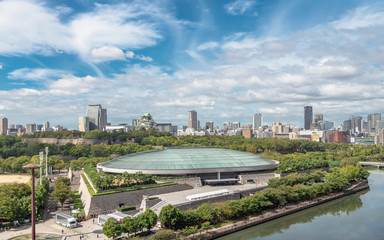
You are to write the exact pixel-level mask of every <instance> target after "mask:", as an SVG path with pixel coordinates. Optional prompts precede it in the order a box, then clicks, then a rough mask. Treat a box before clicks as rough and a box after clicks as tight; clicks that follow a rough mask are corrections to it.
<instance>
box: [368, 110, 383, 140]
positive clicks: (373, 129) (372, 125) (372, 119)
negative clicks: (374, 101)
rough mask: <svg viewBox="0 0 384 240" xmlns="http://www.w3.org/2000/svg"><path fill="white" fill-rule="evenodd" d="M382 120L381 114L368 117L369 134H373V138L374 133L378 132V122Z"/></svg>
mask: <svg viewBox="0 0 384 240" xmlns="http://www.w3.org/2000/svg"><path fill="white" fill-rule="evenodd" d="M377 120H381V114H380V113H374V114H369V115H368V132H369V133H371V135H372V136H374V133H375V132H376V121H377Z"/></svg>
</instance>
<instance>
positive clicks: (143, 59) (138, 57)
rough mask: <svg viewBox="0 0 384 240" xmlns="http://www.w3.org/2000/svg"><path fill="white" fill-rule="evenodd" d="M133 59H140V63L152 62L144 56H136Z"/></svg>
mask: <svg viewBox="0 0 384 240" xmlns="http://www.w3.org/2000/svg"><path fill="white" fill-rule="evenodd" d="M135 58H137V59H140V60H142V61H146V62H152V61H153V59H152V58H151V57H148V56H144V55H138V56H136V57H135Z"/></svg>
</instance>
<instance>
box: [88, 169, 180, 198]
mask: <svg viewBox="0 0 384 240" xmlns="http://www.w3.org/2000/svg"><path fill="white" fill-rule="evenodd" d="M81 177H82V178H83V180H84V182H85V184H86V185H87V188H88V191H89V193H90V194H91V196H92V197H93V196H102V195H109V194H115V193H121V192H132V191H137V190H144V189H151V188H158V187H165V186H172V185H177V184H178V183H164V184H159V185H153V186H148V187H137V188H130V189H126V190H118V191H111V192H103V193H95V191H93V188H92V187H91V184H90V183H89V182H88V179H87V178H86V177H85V176H84V174H81Z"/></svg>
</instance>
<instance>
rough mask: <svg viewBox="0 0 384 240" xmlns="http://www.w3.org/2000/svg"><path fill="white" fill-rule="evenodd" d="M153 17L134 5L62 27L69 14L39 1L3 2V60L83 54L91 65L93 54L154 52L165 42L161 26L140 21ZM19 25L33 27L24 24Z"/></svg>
mask: <svg viewBox="0 0 384 240" xmlns="http://www.w3.org/2000/svg"><path fill="white" fill-rule="evenodd" d="M151 7H152V8H151ZM152 11H157V10H156V8H155V7H154V6H148V9H145V8H143V7H142V6H141V5H139V4H135V3H132V4H124V3H121V4H118V5H101V4H95V7H94V9H93V11H91V12H87V13H81V14H75V15H74V16H73V17H72V18H71V20H70V21H69V22H62V21H61V18H60V15H62V14H67V13H68V12H70V9H68V8H57V9H56V11H52V9H50V8H49V7H47V6H46V5H45V4H44V3H40V2H37V1H27V0H6V1H2V2H0V36H2V37H1V38H0V54H2V55H25V54H40V55H52V54H55V53H57V52H62V51H64V52H66V53H75V54H78V55H79V56H80V57H81V58H82V59H83V60H85V61H87V60H88V59H89V53H90V52H91V51H93V50H95V49H99V50H100V51H101V50H103V49H100V48H103V47H104V46H111V47H115V48H120V49H124V48H136V49H138V48H143V47H147V46H152V45H154V44H156V41H157V40H158V39H160V38H161V35H160V34H159V33H158V30H157V27H156V25H155V24H154V23H153V22H150V21H144V20H140V21H139V20H138V19H137V17H138V16H143V15H151V12H152ZM19 19H28V21H24V22H23V24H20V21H19ZM100 33H102V34H100ZM104 50H105V49H104ZM115 50H116V49H115ZM98 54H100V53H98ZM96 55H97V54H96ZM102 55H103V56H105V54H102Z"/></svg>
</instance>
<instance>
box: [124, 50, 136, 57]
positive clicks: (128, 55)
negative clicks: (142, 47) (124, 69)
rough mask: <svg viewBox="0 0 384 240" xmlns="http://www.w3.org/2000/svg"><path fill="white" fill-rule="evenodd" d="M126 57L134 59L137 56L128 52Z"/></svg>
mask: <svg viewBox="0 0 384 240" xmlns="http://www.w3.org/2000/svg"><path fill="white" fill-rule="evenodd" d="M125 56H126V57H127V58H133V57H134V56H135V53H134V52H132V51H126V52H125Z"/></svg>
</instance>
